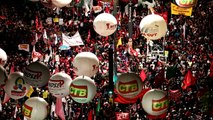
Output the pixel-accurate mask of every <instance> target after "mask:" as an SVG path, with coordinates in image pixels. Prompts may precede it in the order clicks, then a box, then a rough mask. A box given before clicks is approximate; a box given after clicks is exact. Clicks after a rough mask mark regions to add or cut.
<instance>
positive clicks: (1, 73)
mask: <svg viewBox="0 0 213 120" xmlns="http://www.w3.org/2000/svg"><path fill="white" fill-rule="evenodd" d="M7 77H8V75H7V71H6V70H5V69H4V67H3V66H1V65H0V86H2V85H5V82H6V80H7Z"/></svg>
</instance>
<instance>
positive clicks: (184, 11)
mask: <svg viewBox="0 0 213 120" xmlns="http://www.w3.org/2000/svg"><path fill="white" fill-rule="evenodd" d="M171 14H173V15H185V16H191V15H192V7H190V8H182V7H179V6H177V5H175V4H174V3H171Z"/></svg>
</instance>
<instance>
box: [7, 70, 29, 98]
mask: <svg viewBox="0 0 213 120" xmlns="http://www.w3.org/2000/svg"><path fill="white" fill-rule="evenodd" d="M23 76H24V75H23V73H21V72H14V73H11V74H10V75H9V77H8V80H7V82H6V84H5V87H4V90H5V92H6V93H7V95H8V96H10V97H11V98H12V99H20V98H23V97H24V96H25V95H26V94H27V92H28V90H29V88H30V85H28V84H26V82H25V81H24V79H23Z"/></svg>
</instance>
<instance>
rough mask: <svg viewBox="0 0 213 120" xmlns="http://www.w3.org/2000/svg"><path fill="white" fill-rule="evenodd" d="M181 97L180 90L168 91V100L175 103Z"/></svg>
mask: <svg viewBox="0 0 213 120" xmlns="http://www.w3.org/2000/svg"><path fill="white" fill-rule="evenodd" d="M181 96H182V93H181V91H180V90H169V99H170V100H172V101H175V102H177V101H178V100H179V99H180V97H181Z"/></svg>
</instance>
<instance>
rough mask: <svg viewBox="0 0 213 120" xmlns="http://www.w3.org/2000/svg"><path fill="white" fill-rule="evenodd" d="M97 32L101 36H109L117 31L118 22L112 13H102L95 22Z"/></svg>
mask: <svg viewBox="0 0 213 120" xmlns="http://www.w3.org/2000/svg"><path fill="white" fill-rule="evenodd" d="M93 27H94V30H95V32H97V33H98V34H99V35H101V36H109V35H111V34H113V33H114V32H115V31H116V29H117V20H116V18H115V17H114V16H113V15H112V14H110V13H101V14H99V15H98V16H97V17H96V18H95V20H94V21H93Z"/></svg>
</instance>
